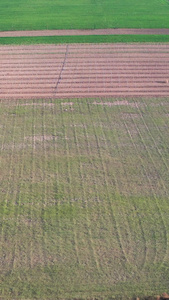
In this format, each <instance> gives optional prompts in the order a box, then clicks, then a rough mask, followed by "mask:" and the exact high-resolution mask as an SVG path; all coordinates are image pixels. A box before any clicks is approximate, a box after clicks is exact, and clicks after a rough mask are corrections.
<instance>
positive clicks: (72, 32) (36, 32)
mask: <svg viewBox="0 0 169 300" xmlns="http://www.w3.org/2000/svg"><path fill="white" fill-rule="evenodd" d="M114 34H169V29H168V28H157V29H152V28H144V29H138V28H107V29H89V30H79V29H75V30H74V29H70V30H34V31H1V32H0V37H17V36H18V37H19V36H64V35H114Z"/></svg>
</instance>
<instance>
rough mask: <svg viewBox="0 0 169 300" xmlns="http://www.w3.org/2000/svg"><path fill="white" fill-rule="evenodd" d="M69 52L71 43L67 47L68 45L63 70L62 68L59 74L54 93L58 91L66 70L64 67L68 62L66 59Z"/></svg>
mask: <svg viewBox="0 0 169 300" xmlns="http://www.w3.org/2000/svg"><path fill="white" fill-rule="evenodd" d="M68 52H69V45H67V47H66V52H65V57H64V60H63V64H62V67H61V70H60V74H59V77H58V80H57V82H56V86H55V88H54V93H57V88H58V85H59V83H60V81H61V79H62V73H63V71H64V67H65V64H66V59H67V55H68Z"/></svg>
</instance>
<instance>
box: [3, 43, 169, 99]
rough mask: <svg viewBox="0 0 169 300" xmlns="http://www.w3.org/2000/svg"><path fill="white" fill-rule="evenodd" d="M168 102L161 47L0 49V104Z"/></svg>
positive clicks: (168, 52)
mask: <svg viewBox="0 0 169 300" xmlns="http://www.w3.org/2000/svg"><path fill="white" fill-rule="evenodd" d="M95 96H97V97H105V96H110V97H111V96H169V48H168V45H167V44H151V45H150V44H98V45H94V44H92V45H88V44H78V47H77V45H76V44H70V45H29V46H26V45H25V46H1V47H0V98H1V99H2V98H64V97H66V98H72V97H77V98H78V97H95Z"/></svg>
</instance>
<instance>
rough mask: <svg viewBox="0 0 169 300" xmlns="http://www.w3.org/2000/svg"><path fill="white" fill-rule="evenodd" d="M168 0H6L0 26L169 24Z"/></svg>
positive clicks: (154, 26)
mask: <svg viewBox="0 0 169 300" xmlns="http://www.w3.org/2000/svg"><path fill="white" fill-rule="evenodd" d="M168 20H169V2H168V1H167V0H149V1H147V0H142V1H138V0H136V1H134V0H125V1H118V0H104V1H101V0H98V1H96V0H66V1H61V0H50V1H49V0H29V1H23V0H5V1H1V2H0V30H1V31H4V30H35V29H78V28H79V29H90V28H92V29H94V28H118V27H119V28H169V22H168Z"/></svg>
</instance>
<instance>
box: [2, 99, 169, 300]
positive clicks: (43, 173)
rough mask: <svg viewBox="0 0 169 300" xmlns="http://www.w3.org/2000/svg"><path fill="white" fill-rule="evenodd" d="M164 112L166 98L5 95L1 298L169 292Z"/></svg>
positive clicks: (168, 137) (167, 104) (168, 113)
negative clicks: (11, 97) (22, 97)
mask: <svg viewBox="0 0 169 300" xmlns="http://www.w3.org/2000/svg"><path fill="white" fill-rule="evenodd" d="M168 117H169V102H168V98H161V99H159V98H154V99H148V98H147V99H146V98H137V99H134V98H133V99H129V98H127V99H125V98H118V99H116V98H114V99H112V98H107V99H104V100H103V99H102V98H99V99H97V98H96V99H90V100H89V99H83V100H82V99H72V100H70V99H69V100H58V99H57V100H29V101H28V100H13V101H8V100H1V103H0V146H1V147H0V169H1V171H0V182H1V186H0V291H1V296H2V298H3V299H9V298H12V299H15V298H17V299H35V298H39V299H73V298H75V297H76V298H80V299H82V298H83V299H85V298H87V297H88V299H89V297H90V298H92V297H97V299H108V298H110V297H114V298H115V299H118V297H119V299H128V298H129V297H131V296H136V295H143V294H144V295H145V294H146V295H151V294H154V293H155V294H157V293H162V292H164V291H167V289H168V280H169V272H168V270H169V247H168V244H169V189H168V179H169V172H168V171H169V170H168V169H169V166H168V159H169V156H168V154H169V152H168V140H169V135H168V125H169V121H168Z"/></svg>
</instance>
